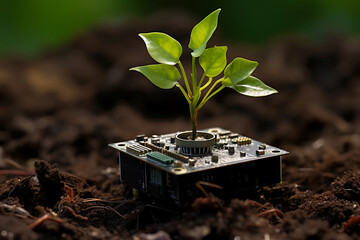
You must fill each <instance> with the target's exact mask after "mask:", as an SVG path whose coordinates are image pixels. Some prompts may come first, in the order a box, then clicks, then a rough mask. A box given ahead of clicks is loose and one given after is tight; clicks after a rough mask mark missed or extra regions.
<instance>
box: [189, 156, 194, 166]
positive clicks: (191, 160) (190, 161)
mask: <svg viewBox="0 0 360 240" xmlns="http://www.w3.org/2000/svg"><path fill="white" fill-rule="evenodd" d="M195 163H196V159H193V158H190V159H189V166H192V167H194V166H195Z"/></svg>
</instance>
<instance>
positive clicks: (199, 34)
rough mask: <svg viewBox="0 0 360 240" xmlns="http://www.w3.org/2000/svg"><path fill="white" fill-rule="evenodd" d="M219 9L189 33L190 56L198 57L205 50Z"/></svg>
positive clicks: (215, 25) (215, 24)
mask: <svg viewBox="0 0 360 240" xmlns="http://www.w3.org/2000/svg"><path fill="white" fill-rule="evenodd" d="M220 11H221V9H220V8H219V9H217V10H215V11H213V12H212V13H210V14H209V15H208V16H207V17H205V18H204V19H203V20H202V21H201V22H199V23H198V24H196V25H195V27H194V28H193V29H192V31H191V35H190V42H189V48H190V49H192V50H193V52H192V53H191V55H192V56H193V57H199V56H200V55H201V54H202V53H203V52H204V50H205V48H206V44H207V42H208V41H209V39H210V38H211V36H212V34H213V33H214V31H215V29H216V27H217V23H218V17H219V13H220Z"/></svg>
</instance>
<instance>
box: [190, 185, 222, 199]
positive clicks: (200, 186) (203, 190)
mask: <svg viewBox="0 0 360 240" xmlns="http://www.w3.org/2000/svg"><path fill="white" fill-rule="evenodd" d="M195 185H196V187H197V188H199V189H200V191H201V192H202V193H203V194H204V195H205V197H207V198H210V196H209V194H208V193H207V192H206V191H205V189H204V188H203V186H208V187H213V188H217V189H223V187H222V186H220V185H217V184H214V183H209V182H204V181H198V182H196V184H195Z"/></svg>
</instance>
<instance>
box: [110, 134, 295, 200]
mask: <svg viewBox="0 0 360 240" xmlns="http://www.w3.org/2000/svg"><path fill="white" fill-rule="evenodd" d="M199 132H202V133H207V134H211V135H213V136H214V137H213V139H211V141H213V143H212V146H211V147H208V148H207V149H205V150H201V149H200V150H199V149H196V151H195V150H191V148H190V150H187V149H186V148H183V147H181V146H179V144H178V139H177V135H178V134H179V133H170V134H164V135H152V136H145V135H138V136H136V138H135V139H133V140H129V141H124V142H117V143H112V144H109V146H110V147H112V148H114V149H116V150H118V151H119V164H120V180H121V181H122V182H123V183H125V184H128V185H130V186H132V187H133V188H134V189H137V190H139V191H141V192H142V193H145V194H147V195H149V196H151V197H153V198H155V199H159V200H166V201H168V200H171V201H174V202H176V203H184V202H186V201H191V200H193V199H194V198H196V197H198V196H199V195H200V194H201V192H200V191H199V189H197V188H196V182H198V181H204V182H208V183H212V184H216V185H219V186H221V187H222V190H221V191H219V192H218V193H217V194H219V195H220V196H226V195H234V194H237V193H240V192H242V191H244V190H250V189H256V188H259V187H261V186H266V185H274V184H277V183H280V182H281V180H282V174H281V157H282V156H283V155H285V154H288V152H286V151H284V150H282V149H279V148H277V147H273V146H270V145H268V144H265V143H262V142H259V141H256V140H254V139H251V138H249V137H246V136H243V135H240V134H238V133H234V132H231V131H229V130H225V129H222V128H209V129H204V130H201V131H199Z"/></svg>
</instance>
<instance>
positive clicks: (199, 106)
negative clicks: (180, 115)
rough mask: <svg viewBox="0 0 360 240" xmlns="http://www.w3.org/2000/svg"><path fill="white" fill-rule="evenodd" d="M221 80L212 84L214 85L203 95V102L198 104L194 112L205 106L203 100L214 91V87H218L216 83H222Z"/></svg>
mask: <svg viewBox="0 0 360 240" xmlns="http://www.w3.org/2000/svg"><path fill="white" fill-rule="evenodd" d="M222 80H223V78H220V79H219V80H217V81H216V82H214V84H213V85H212V86H211V88H210V89H209V91H208V92H207V93H206V94H205V96H204V98H203V100H202V101H201V102H200V104H199V105H198V106H197V107H196V108H197V109H196V110H199V109H200V108H201V107H202V106H203V105H204V104H205V102H206V101H205V100H206V98H207V97H208V96H209V94H210V93H211V91H212V90H213V89H214V87H215V86H216V85H218V83H220V82H222Z"/></svg>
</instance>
